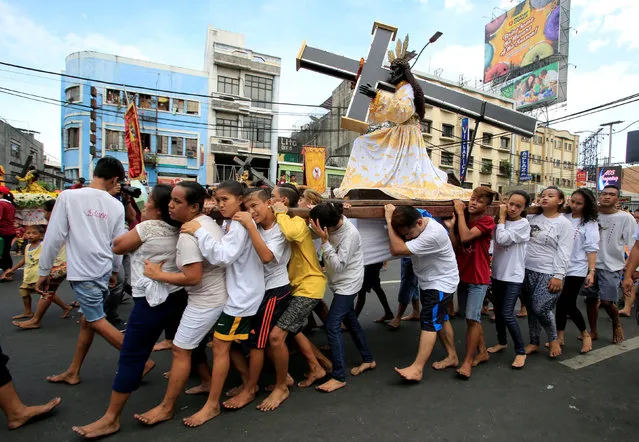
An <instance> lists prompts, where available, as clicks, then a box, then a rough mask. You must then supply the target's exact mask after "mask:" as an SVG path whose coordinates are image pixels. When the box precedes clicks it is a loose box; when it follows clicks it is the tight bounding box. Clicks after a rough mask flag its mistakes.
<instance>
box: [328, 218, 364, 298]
mask: <svg viewBox="0 0 639 442" xmlns="http://www.w3.org/2000/svg"><path fill="white" fill-rule="evenodd" d="M321 251H322V256H323V257H324V265H325V266H326V276H327V277H328V286H329V287H330V288H331V290H332V291H333V293H335V294H339V295H355V294H357V293H358V292H359V291H360V290H361V288H362V284H363V283H364V254H363V253H362V237H361V236H360V234H359V232H358V231H357V229H356V228H355V226H353V224H352V223H351V222H350V221H349V220H347V219H346V218H345V217H342V226H341V227H340V228H339V229H337V230H336V231H335V232H331V233H329V234H328V241H326V243H324V244H322V247H321Z"/></svg>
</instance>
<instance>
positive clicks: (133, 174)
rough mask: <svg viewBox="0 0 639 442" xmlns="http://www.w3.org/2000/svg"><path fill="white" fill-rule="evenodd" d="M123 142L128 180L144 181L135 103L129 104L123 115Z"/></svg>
mask: <svg viewBox="0 0 639 442" xmlns="http://www.w3.org/2000/svg"><path fill="white" fill-rule="evenodd" d="M124 141H125V142H126V148H127V151H128V154H129V180H144V179H146V172H145V171H144V153H143V151H142V140H141V138H140V121H139V120H138V108H137V106H136V105H135V103H131V104H129V107H127V109H126V112H125V113H124Z"/></svg>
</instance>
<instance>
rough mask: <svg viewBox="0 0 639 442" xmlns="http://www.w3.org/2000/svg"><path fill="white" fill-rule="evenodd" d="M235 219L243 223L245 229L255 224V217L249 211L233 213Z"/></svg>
mask: <svg viewBox="0 0 639 442" xmlns="http://www.w3.org/2000/svg"><path fill="white" fill-rule="evenodd" d="M233 221H237V222H238V223H240V224H242V225H243V226H244V228H245V229H248V228H250V227H254V226H255V223H254V222H253V217H252V216H251V214H250V213H248V212H237V213H236V214H235V215H233Z"/></svg>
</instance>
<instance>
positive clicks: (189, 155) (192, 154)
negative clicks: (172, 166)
mask: <svg viewBox="0 0 639 442" xmlns="http://www.w3.org/2000/svg"><path fill="white" fill-rule="evenodd" d="M186 156H187V157H188V158H195V152H193V151H188V152H187V153H186Z"/></svg>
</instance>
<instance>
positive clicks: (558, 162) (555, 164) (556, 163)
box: [553, 160, 561, 167]
mask: <svg viewBox="0 0 639 442" xmlns="http://www.w3.org/2000/svg"><path fill="white" fill-rule="evenodd" d="M553 164H554V166H555V167H561V161H560V160H553Z"/></svg>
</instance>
